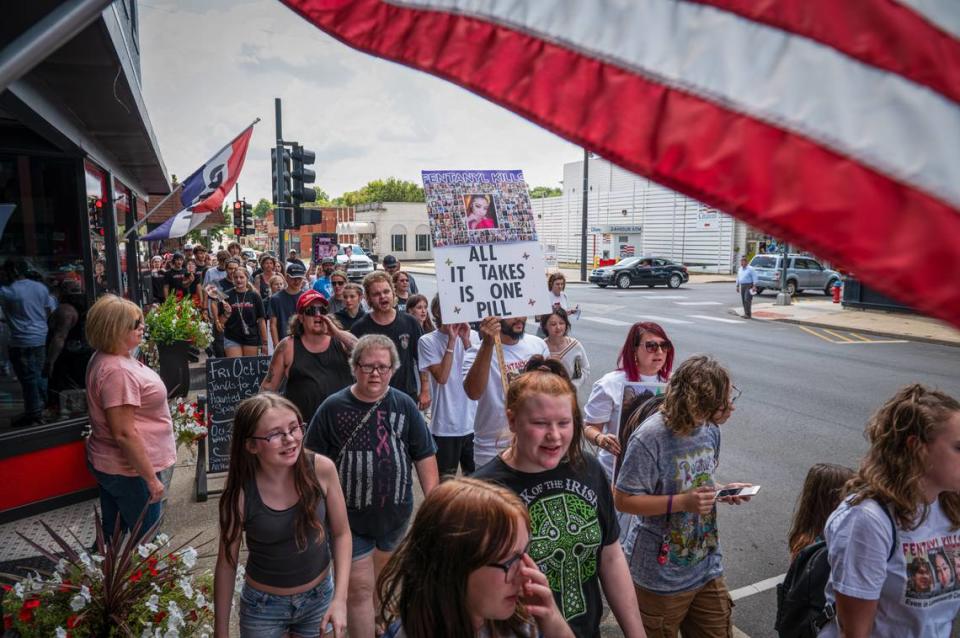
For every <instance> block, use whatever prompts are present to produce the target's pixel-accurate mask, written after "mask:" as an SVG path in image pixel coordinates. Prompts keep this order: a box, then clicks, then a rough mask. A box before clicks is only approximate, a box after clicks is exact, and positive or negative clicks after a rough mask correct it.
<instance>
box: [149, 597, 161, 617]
mask: <svg viewBox="0 0 960 638" xmlns="http://www.w3.org/2000/svg"><path fill="white" fill-rule="evenodd" d="M147 609H149V610H150V611H152V612H153V613H157V612H158V611H159V610H160V597H159V596H157V595H156V594H153V595H152V596H150V598H148V599H147Z"/></svg>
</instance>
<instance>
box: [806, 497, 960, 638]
mask: <svg viewBox="0 0 960 638" xmlns="http://www.w3.org/2000/svg"><path fill="white" fill-rule="evenodd" d="M824 537H825V538H826V541H827V557H828V560H829V561H830V580H829V581H828V582H827V589H826V597H827V601H828V602H831V603H832V602H834V601H835V599H836V595H835V592H839V593H841V594H844V595H846V596H850V597H852V598H860V599H863V600H879V603H878V605H877V614H876V617H875V618H874V622H873V629H872V630H871V631H870V635H871V636H874V637H876V638H887V637H889V638H949V636H950V631H951V627H952V624H953V619H954V617H955V616H956V615H957V612H958V611H960V586H958V579H957V572H956V569H957V567H958V566H960V534H958V533H957V532H951V531H950V520H949V519H948V518H947V517H946V515H945V514H944V513H943V510H942V509H941V508H940V503H939V501H938V502H936V503H934V504H932V505H931V506H930V509H929V511H928V512H927V517H926V519H924V521H923V522H922V523H921V524H920V525H919V526H918V527H917V529H915V530H910V531H907V530H903V529H900V528H899V526H898V528H897V531H896V539H894V531H893V528H892V526H891V525H890V519H889V518H888V517H887V515H886V514H884V512H883V510H882V509H881V505H880V504H878V503H877V502H876V501H874V500H866V501H863V502H862V503H860V504H858V505H856V506H852V507H851V506H850V503H849V500H847V501H844V502H843V503H841V504H840V506H839V507H838V508H837V509H836V510H835V511H834V512H833V514H831V515H830V518H829V519H827V526H826V529H825V531H824ZM894 540H896V549H895V550H894V553H893V558H892V559H891V560H890V561H889V562H888V561H887V557H888V556H889V555H890V547H891V545H892V544H893V543H894ZM908 564H911V569H910V572H911V577H909V578H908V576H907V571H908V570H907V565H908ZM913 565H916V567H913ZM925 574H926V575H925ZM839 635H840V631H839V628H838V626H837V623H836V621H834V622H832V623H830V624H829V625H827V626H826V627H824V628H823V630H821V632H820V638H824V637H827V638H835V637H837V636H839Z"/></svg>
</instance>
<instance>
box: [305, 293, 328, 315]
mask: <svg viewBox="0 0 960 638" xmlns="http://www.w3.org/2000/svg"><path fill="white" fill-rule="evenodd" d="M317 301H322V302H323V305H324V306H328V307H329V306H330V302H329V301H327V298H326V297H324V296H323V295H321V294H320V293H319V292H317V291H316V290H308V291H307V292H305V293H303V294H302V295H300V298H299V299H297V314H300V313H301V312H303V309H304V308H307V307H309V306H312V305H313V304H314V303H316V302H317Z"/></svg>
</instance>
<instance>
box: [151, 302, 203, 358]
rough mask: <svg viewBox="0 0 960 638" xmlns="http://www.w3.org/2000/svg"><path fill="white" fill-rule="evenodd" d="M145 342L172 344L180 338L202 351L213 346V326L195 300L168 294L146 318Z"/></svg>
mask: <svg viewBox="0 0 960 638" xmlns="http://www.w3.org/2000/svg"><path fill="white" fill-rule="evenodd" d="M144 327H145V334H144V337H143V338H144V341H146V342H148V343H153V344H164V345H169V344H171V343H175V342H177V341H189V342H191V343H193V345H195V346H196V347H198V348H200V349H201V350H203V349H204V348H206V347H207V346H208V345H210V341H211V334H210V326H209V325H208V324H207V323H206V322H205V321H204V320H203V319H202V318H201V316H200V311H199V310H198V309H197V308H196V307H195V306H194V305H193V299H191V298H190V297H184V298H183V299H181V300H180V301H177V298H176V297H175V296H174V295H170V296H169V297H167V300H166V301H164V302H163V303H162V304H160V305H159V306H156V307H155V308H153V309H152V310H151V311H150V312H148V313H147V316H146V317H145V318H144Z"/></svg>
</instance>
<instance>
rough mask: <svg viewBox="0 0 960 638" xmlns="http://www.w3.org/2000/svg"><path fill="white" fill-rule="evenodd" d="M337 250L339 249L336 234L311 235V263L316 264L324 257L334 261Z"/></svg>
mask: <svg viewBox="0 0 960 638" xmlns="http://www.w3.org/2000/svg"><path fill="white" fill-rule="evenodd" d="M337 250H339V247H338V246H337V234H336V233H314V234H313V263H315V264H318V263H320V261H321V260H322V259H324V258H325V257H329V258H331V259H334V260H336V258H337Z"/></svg>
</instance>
